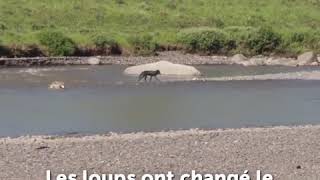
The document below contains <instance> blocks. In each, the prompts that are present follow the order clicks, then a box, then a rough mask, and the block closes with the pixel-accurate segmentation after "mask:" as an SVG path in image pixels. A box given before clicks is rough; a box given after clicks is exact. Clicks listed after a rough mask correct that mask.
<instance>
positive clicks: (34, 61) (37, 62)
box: [0, 51, 320, 67]
mask: <svg viewBox="0 0 320 180" xmlns="http://www.w3.org/2000/svg"><path fill="white" fill-rule="evenodd" d="M157 61H170V62H173V63H178V64H188V65H205V64H208V65H217V64H239V65H244V66H257V65H284V66H301V65H313V66H318V65H319V62H320V57H317V55H316V54H315V53H313V52H307V53H305V54H302V55H301V56H298V57H297V58H284V57H266V56H255V57H251V58H247V57H244V56H243V55H241V54H237V55H235V56H232V57H228V56H200V55H195V54H184V53H182V52H178V51H167V52H160V53H159V55H158V56H150V57H141V56H140V57H134V56H129V57H126V56H102V57H35V58H0V67H29V66H57V65H88V64H94V65H96V64H120V65H138V64H145V63H152V62H157Z"/></svg>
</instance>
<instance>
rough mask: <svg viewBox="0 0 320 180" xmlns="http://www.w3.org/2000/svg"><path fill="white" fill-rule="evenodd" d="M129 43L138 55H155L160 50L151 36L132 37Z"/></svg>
mask: <svg viewBox="0 0 320 180" xmlns="http://www.w3.org/2000/svg"><path fill="white" fill-rule="evenodd" d="M128 42H129V44H130V45H131V46H132V47H133V50H134V53H135V54H137V55H150V54H154V53H155V52H156V50H157V48H158V44H157V43H156V42H155V41H154V39H153V37H152V36H151V35H150V34H144V35H136V36H132V37H130V38H129V39H128Z"/></svg>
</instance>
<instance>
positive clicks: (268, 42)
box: [247, 28, 282, 54]
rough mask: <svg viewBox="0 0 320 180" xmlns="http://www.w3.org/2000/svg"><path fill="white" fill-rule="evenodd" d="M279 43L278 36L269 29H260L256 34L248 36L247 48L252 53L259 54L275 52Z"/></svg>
mask: <svg viewBox="0 0 320 180" xmlns="http://www.w3.org/2000/svg"><path fill="white" fill-rule="evenodd" d="M281 43H282V38H281V36H280V34H278V33H275V32H274V31H273V30H272V29H270V28H260V29H259V30H258V31H257V32H255V33H252V34H250V35H249V39H248V42H247V47H248V48H250V50H252V51H253V52H254V53H257V54H261V53H264V52H271V51H273V50H276V49H277V48H278V47H279V46H280V45H281Z"/></svg>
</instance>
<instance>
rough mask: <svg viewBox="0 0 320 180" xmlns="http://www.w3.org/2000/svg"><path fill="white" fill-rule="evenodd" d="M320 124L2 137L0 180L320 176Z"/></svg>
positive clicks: (306, 179) (298, 179)
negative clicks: (128, 175) (260, 174)
mask: <svg viewBox="0 0 320 180" xmlns="http://www.w3.org/2000/svg"><path fill="white" fill-rule="evenodd" d="M319 132H320V126H304V127H274V128H245V129H227V130H210V131H203V130H187V131H172V132H158V133H134V134H109V135H94V136H86V137H20V138H15V139H11V138H2V139H0V157H1V158H0V179H17V180H23V179H33V180H40V179H41V180H42V179H45V172H46V170H51V172H52V173H53V174H57V173H65V174H68V173H77V174H80V173H81V172H82V171H83V170H88V172H89V173H101V174H102V173H105V174H108V173H124V174H126V173H135V174H137V175H141V174H143V173H166V172H167V171H172V172H173V173H175V174H177V175H179V174H182V173H191V170H196V171H197V172H202V173H203V172H206V173H227V174H228V173H239V174H242V173H243V172H244V170H249V173H250V174H251V175H250V176H251V177H252V179H253V177H254V176H253V175H252V174H254V172H256V170H261V171H262V172H263V173H270V174H272V175H273V177H274V179H281V180H311V179H317V178H318V176H319V174H320V156H319V150H320V149H319V147H320V141H319V139H320V133H319Z"/></svg>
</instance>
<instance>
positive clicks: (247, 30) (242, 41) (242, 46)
mask: <svg viewBox="0 0 320 180" xmlns="http://www.w3.org/2000/svg"><path fill="white" fill-rule="evenodd" d="M223 30H224V32H225V33H226V34H227V42H232V47H231V48H228V49H229V50H233V51H235V52H236V53H243V54H250V53H249V52H248V51H249V50H248V47H247V44H248V42H249V37H250V35H251V34H254V33H256V32H257V29H256V28H253V27H250V26H229V27H226V28H224V29H223ZM235 52H233V53H235Z"/></svg>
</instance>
